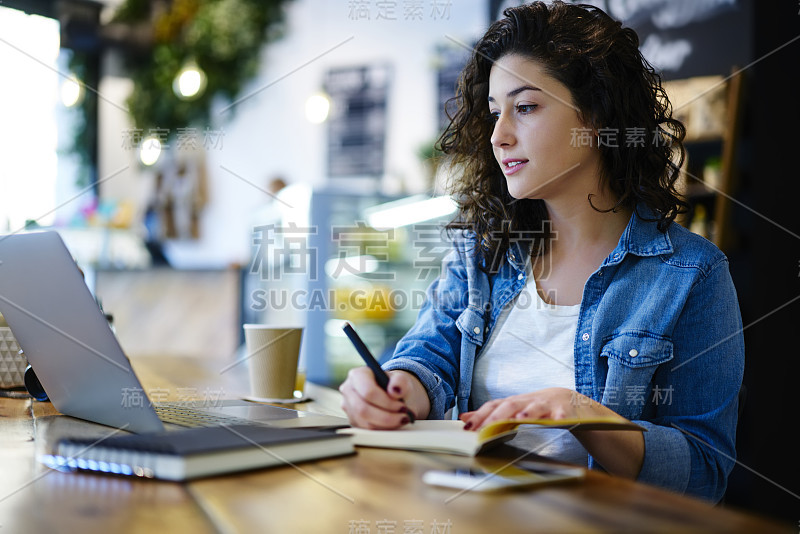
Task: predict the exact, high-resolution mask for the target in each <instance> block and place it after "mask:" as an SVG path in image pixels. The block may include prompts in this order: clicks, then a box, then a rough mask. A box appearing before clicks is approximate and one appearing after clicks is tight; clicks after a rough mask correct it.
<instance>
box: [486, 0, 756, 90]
mask: <svg viewBox="0 0 800 534" xmlns="http://www.w3.org/2000/svg"><path fill="white" fill-rule="evenodd" d="M522 3H525V2H521V1H519V0H490V2H489V17H490V20H492V21H495V20H497V19H499V18H500V17H502V13H503V10H504V9H506V8H507V7H511V6H515V5H520V4H522ZM574 3H588V4H592V5H595V6H597V7H599V8H600V9H602V10H603V11H605V12H606V13H608V14H609V15H611V16H612V17H613V18H615V19H617V20H620V21H622V23H623V24H624V25H625V26H629V27H631V28H633V29H634V30H636V33H637V34H639V41H640V49H641V51H642V54H643V55H644V57H645V58H647V60H648V61H650V63H652V64H653V66H654V67H655V68H656V70H657V71H659V72H660V73H661V75H662V77H663V78H664V79H666V80H677V79H683V78H690V77H693V76H707V75H715V74H721V75H726V76H727V75H728V74H730V72H731V68H732V67H733V66H739V67H743V66H745V65H747V64H748V63H750V62H751V61H752V57H751V50H752V28H751V20H752V16H751V14H752V10H753V9H754V6H753V0H649V1H647V2H642V1H641V0H595V1H586V0H584V1H583V2H574Z"/></svg>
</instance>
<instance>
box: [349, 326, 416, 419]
mask: <svg viewBox="0 0 800 534" xmlns="http://www.w3.org/2000/svg"><path fill="white" fill-rule="evenodd" d="M342 329H344V333H345V334H346V335H347V337H348V338H350V341H351V342H352V343H353V346H355V348H356V351H358V354H359V356H361V359H362V360H364V363H366V364H367V367H369V368H370V369H371V370H372V374H373V375H375V382H377V383H378V385H379V386H380V387H381V389H382V390H384V391H388V389H389V375H387V374H386V372H385V371H384V370H383V369H381V365H380V364H379V363H378V361H377V360H376V359H375V358H374V357H373V356H372V353H371V352H370V351H369V349H368V348H367V346H366V345H365V344H364V342H363V341H361V338H360V337H359V335H358V334H356V331H355V330H354V329H353V327H352V326H350V323H348V322H345V323H344V326H342ZM406 414H407V415H408V419H409V421H410V422H411V423H413V422H414V421H415V420H416V418H415V417H414V414H413V413H412V412H411V410H409V409H408V408H406Z"/></svg>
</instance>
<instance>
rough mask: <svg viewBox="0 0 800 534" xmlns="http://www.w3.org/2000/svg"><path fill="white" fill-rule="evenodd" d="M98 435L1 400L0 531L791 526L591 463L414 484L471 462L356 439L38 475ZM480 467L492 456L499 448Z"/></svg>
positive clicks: (157, 383) (203, 366) (205, 371)
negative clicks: (338, 444)
mask: <svg viewBox="0 0 800 534" xmlns="http://www.w3.org/2000/svg"><path fill="white" fill-rule="evenodd" d="M133 363H134V367H135V369H136V371H137V374H138V375H139V376H140V378H141V380H142V383H143V385H144V387H145V390H147V391H156V392H158V394H159V395H166V396H168V397H169V398H171V399H175V398H176V397H179V396H185V395H186V394H187V393H188V392H189V391H195V392H196V394H197V396H198V397H199V398H202V397H204V396H206V397H207V396H209V395H221V396H227V397H230V393H231V392H232V391H234V390H235V388H236V387H237V384H238V383H241V379H242V370H241V369H229V371H230V372H224V373H222V374H220V372H219V371H220V369H221V368H222V367H223V366H222V365H218V364H214V363H207V362H206V363H203V362H200V361H198V360H180V359H176V358H140V359H135V360H134V362H133ZM308 391H309V393H310V396H312V398H314V399H315V401H314V402H311V403H303V404H298V405H296V408H298V409H304V410H310V411H319V412H323V413H334V414H336V413H341V412H340V410H339V404H338V392H335V391H333V390H330V389H326V388H321V387H319V386H314V385H313V384H310V385H309V388H308ZM84 431H85V432H106V433H107V432H109V431H110V429H108V428H106V427H102V426H100V425H93V424H91V423H86V422H83V421H78V420H76V419H73V418H69V417H65V416H61V415H59V414H57V412H55V410H54V409H53V407H52V405H50V404H49V403H39V402H34V401H31V400H27V399H8V398H0V480H2V483H1V485H0V533H16V532H26V533H37V532H42V533H48V534H51V533H53V532H143V533H151V532H192V533H204V532H281V533H306V532H308V533H312V532H314V533H316V532H323V533H328V532H331V533H337V532H338V533H345V534H347V533H354V534H367V533H381V534H391V533H398V534H401V533H407V532H415V533H424V534H428V533H431V532H435V533H446V534H462V533H480V534H486V533H490V534H493V533H496V534H500V533H503V534H505V533H510V532H537V531H547V532H620V531H634V532H642V531H647V532H677V531H680V532H743V533H751V532H759V533H764V532H796V529H795V528H792V526H791V525H781V524H778V523H775V522H773V521H771V520H768V519H763V518H758V517H755V516H752V515H749V514H744V513H740V512H736V511H733V510H727V509H724V508H722V507H712V506H710V505H708V504H706V503H703V502H701V501H698V500H695V499H691V498H687V497H682V496H679V495H675V494H673V493H669V492H666V491H663V490H660V489H657V488H654V487H650V486H647V485H644V484H638V483H634V482H630V481H626V480H622V479H618V478H615V477H611V476H608V475H605V474H602V473H599V472H590V473H588V475H587V477H586V479H585V480H584V481H582V482H577V483H569V484H564V485H554V486H548V487H542V488H540V489H536V490H527V491H516V492H505V493H500V494H481V493H477V492H464V493H459V492H458V491H457V490H449V489H440V488H435V487H431V486H427V485H425V484H423V483H422V481H421V477H422V474H423V473H424V472H425V471H426V470H428V469H448V468H456V467H467V466H469V465H471V464H472V463H473V462H475V461H476V460H474V459H469V458H462V457H458V456H452V455H445V454H425V453H414V452H408V451H395V450H382V449H367V448H359V449H358V453H357V454H355V455H352V456H347V457H342V458H331V459H326V460H320V461H315V462H306V463H302V464H299V465H297V466H294V467H293V466H286V467H276V468H270V469H266V470H261V471H253V472H248V473H243V474H237V475H229V476H222V477H215V478H210V479H203V480H198V481H194V482H190V483H186V484H178V483H169V482H160V481H153V480H139V479H132V478H123V477H114V476H102V475H92V474H74V473H61V472H57V471H51V470H49V469H47V468H45V467H43V466H42V465H40V464H38V463H37V462H36V455H37V454H40V453H42V452H46V451H47V450H48V448H49V443H48V440H49V438H52V436H53V435H55V433H65V432H66V433H76V432H84ZM482 461H483V462H484V463H488V464H490V465H491V464H492V463H493V462H494V463H496V465H501V463H502V462H504V461H505V460H504V459H503V458H502V455H498V456H497V457H491V458H485V459H483V460H482Z"/></svg>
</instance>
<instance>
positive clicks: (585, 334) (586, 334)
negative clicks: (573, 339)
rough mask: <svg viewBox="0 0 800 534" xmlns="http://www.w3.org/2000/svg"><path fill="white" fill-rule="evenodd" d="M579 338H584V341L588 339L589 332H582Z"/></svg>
mask: <svg viewBox="0 0 800 534" xmlns="http://www.w3.org/2000/svg"><path fill="white" fill-rule="evenodd" d="M581 339H582V340H584V341H589V334H588V333H584V334H583V335H582V336H581Z"/></svg>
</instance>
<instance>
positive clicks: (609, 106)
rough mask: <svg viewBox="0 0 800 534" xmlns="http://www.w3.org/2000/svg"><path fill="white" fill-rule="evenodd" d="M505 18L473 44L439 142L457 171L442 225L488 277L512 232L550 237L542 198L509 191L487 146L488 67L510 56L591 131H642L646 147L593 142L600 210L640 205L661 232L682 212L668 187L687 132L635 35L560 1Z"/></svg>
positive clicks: (539, 246) (538, 244)
mask: <svg viewBox="0 0 800 534" xmlns="http://www.w3.org/2000/svg"><path fill="white" fill-rule="evenodd" d="M503 15H504V18H502V19H501V20H498V21H497V22H495V23H494V24H492V25H491V26H490V27H489V29H488V30H487V31H486V34H485V35H484V36H483V37H482V38H481V39H480V40H479V41H478V43H477V44H476V45H475V47H474V49H473V51H472V55H471V58H470V60H469V62H468V63H467V65H466V67H465V68H464V70H463V71H462V73H461V76H460V78H459V81H458V86H457V88H456V96H455V97H454V98H453V99H452V101H451V102H450V103H449V104H452V102H455V104H456V111H455V113H454V114H452V115H451V116H450V124H449V126H448V127H447V129H446V130H445V131H444V133H443V134H442V136H441V137H440V138H439V140H438V145H439V148H440V149H441V150H442V151H443V152H444V153H445V154H446V155H447V157H449V159H450V161H451V164H452V166H453V168H455V169H459V172H458V176H457V178H456V179H455V180H454V181H453V182H452V184H451V190H452V193H453V194H454V196H455V197H456V200H457V202H458V204H459V208H460V209H459V213H458V215H457V217H456V219H455V220H454V221H453V222H452V223H450V225H448V229H449V230H451V231H452V230H470V231H473V232H475V233H476V234H477V236H479V238H480V243H481V246H480V251H479V253H480V254H481V255H482V259H483V265H484V268H485V269H487V270H488V271H490V272H494V271H496V270H497V269H498V268H499V265H500V263H501V259H502V257H503V256H504V254H505V252H506V250H507V249H508V247H509V243H510V240H513V238H511V236H512V235H521V234H526V232H527V235H532V234H531V232H542V231H544V232H545V234H546V233H547V230H546V228H547V219H548V214H547V208H546V207H545V205H544V202H543V201H542V200H538V199H519V200H517V199H515V198H513V197H512V196H511V195H510V194H509V192H508V188H507V186H506V181H505V177H504V175H503V173H502V171H501V169H500V166H499V165H498V164H497V162H496V161H495V158H494V154H493V152H492V146H491V142H490V138H491V135H492V131H493V128H494V121H493V120H492V118H491V116H490V115H489V110H488V104H487V103H488V94H489V73H490V71H491V69H492V65H493V64H494V62H495V61H497V60H499V59H500V58H502V57H503V56H506V55H509V54H517V55H520V56H523V57H526V58H529V59H532V60H535V61H537V62H539V63H541V65H543V67H544V69H545V72H546V73H547V74H549V75H550V76H552V77H553V78H554V79H556V80H558V81H559V82H561V83H562V84H563V85H564V86H566V87H567V88H568V89H569V90H570V93H571V95H572V100H573V103H574V104H575V106H576V107H577V108H578V110H579V115H580V117H579V118H580V119H581V120H582V121H583V122H584V123H586V124H589V125H592V127H593V128H594V129H600V128H602V129H610V130H608V131H615V132H629V131H632V132H639V133H640V134H641V133H642V132H646V137H647V140H646V142H643V143H641V142H636V143H628V142H626V143H624V146H623V144H618V145H617V146H611V144H610V143H608V144H606V145H605V146H602V143H598V145H601V146H598V149H599V150H600V151H601V155H600V156H601V162H602V164H601V167H602V169H601V180H602V181H603V182H602V183H603V184H604V185H606V186H607V187H608V188H609V189H610V191H611V192H612V193H613V194H614V196H615V197H616V199H617V202H616V204H615V205H614V206H613V207H612V208H611V209H610V210H607V211H611V210H619V209H625V208H627V209H631V210H635V209H637V207H639V206H641V205H644V206H646V207H647V208H649V209H650V210H651V211H652V213H653V214H655V219H652V218H651V219H648V220H653V221H657V222H658V228H659V230H661V231H662V232H665V231H666V230H667V227H668V226H669V225H670V224H671V223H672V222H673V221H674V220H675V217H676V216H677V215H678V214H679V213H683V212H685V211H686V210H687V208H688V204H687V203H686V202H685V201H684V200H683V199H682V198H681V196H680V194H679V193H678V191H677V190H676V188H675V182H676V181H677V179H678V176H679V169H680V166H681V165H682V164H683V160H684V157H685V150H684V146H683V139H684V137H685V134H686V132H685V129H684V127H683V125H682V124H681V123H680V122H679V121H678V120H675V119H673V118H672V107H671V105H670V102H669V100H668V98H667V95H666V93H665V92H664V89H663V88H662V86H661V77H660V76H659V75H658V74H657V73H656V72H655V70H654V69H653V67H652V65H650V63H648V62H647V60H646V59H645V58H644V57H643V56H642V54H641V53H640V52H639V37H638V36H637V35H636V32H634V31H633V30H632V29H631V28H623V27H622V24H621V23H620V22H618V21H616V20H614V19H612V18H611V17H609V16H608V15H607V14H606V13H604V12H603V11H602V10H600V9H599V8H596V7H594V6H590V5H578V4H565V3H564V2H561V1H555V2H553V3H552V4H549V5H548V4H545V3H544V2H533V3H531V4H527V5H522V6H518V7H512V8H509V9H506V10H505V11H504V13H503ZM634 129H635V130H634ZM588 201H589V203H590V204H591V201H592V199H591V196H589V198H588ZM592 207H593V208H595V209H598V208H596V207H594V205H592ZM598 211H601V210H598ZM640 215H641V214H640ZM546 243H547V239H536V240H535V243H534V246H533V247H532V248H531V253H532V254H539V253H542V252H543V251H544V250H545V247H546Z"/></svg>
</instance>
